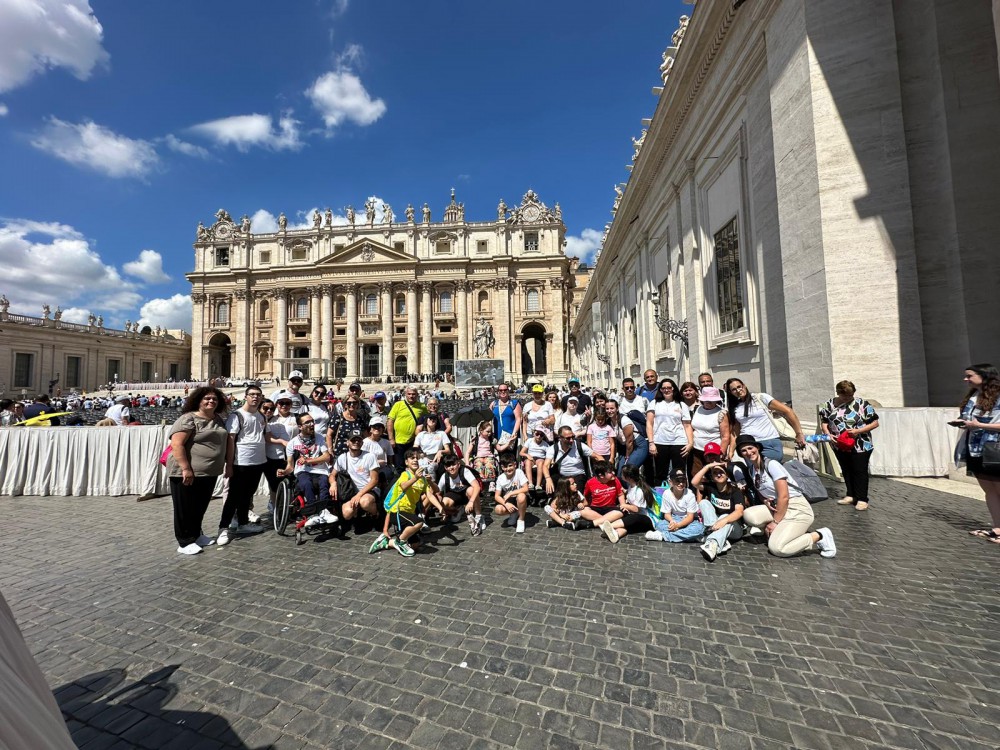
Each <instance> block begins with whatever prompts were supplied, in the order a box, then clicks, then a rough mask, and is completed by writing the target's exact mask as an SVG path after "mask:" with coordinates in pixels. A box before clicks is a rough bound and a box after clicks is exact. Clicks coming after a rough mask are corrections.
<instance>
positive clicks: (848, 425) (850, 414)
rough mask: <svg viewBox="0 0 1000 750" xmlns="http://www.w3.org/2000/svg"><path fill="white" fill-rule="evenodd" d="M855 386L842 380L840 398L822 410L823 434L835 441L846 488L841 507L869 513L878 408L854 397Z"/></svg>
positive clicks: (829, 402)
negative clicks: (870, 468) (870, 464)
mask: <svg viewBox="0 0 1000 750" xmlns="http://www.w3.org/2000/svg"><path fill="white" fill-rule="evenodd" d="M855 390H856V389H855V387H854V383H852V382H851V381H850V380H841V381H840V382H839V383H837V386H836V391H837V395H836V396H834V397H833V398H831V399H830V400H829V401H827V402H826V403H825V404H824V405H823V408H822V409H820V412H819V415H820V419H821V420H822V425H823V433H824V434H826V435H830V436H832V437H833V438H835V440H834V442H833V448H834V453H835V454H836V455H837V462H838V463H839V464H840V471H841V473H842V474H843V475H844V483H845V484H846V485H847V495H846V496H845V497H844V498H842V499H840V500H838V501H837V503H838V504H840V505H854V509H855V510H868V505H869V503H870V502H871V501H870V499H869V497H868V464H869V462H870V461H871V458H872V451H873V450H875V446H874V444H873V443H872V435H871V433H872V430H874V429H875V428H876V427H878V414H876V413H875V408H874V407H873V406H872V405H871V404H869V403H868V402H867V401H865V400H864V399H863V398H858V397H857V396H856V395H855Z"/></svg>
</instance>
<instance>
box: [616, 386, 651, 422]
mask: <svg viewBox="0 0 1000 750" xmlns="http://www.w3.org/2000/svg"><path fill="white" fill-rule="evenodd" d="M647 405H648V404H647V401H646V398H645V397H644V396H640V395H639V392H638V391H637V390H636V389H635V381H634V380H633V379H632V378H625V379H624V380H623V381H622V395H621V397H620V398H619V399H618V411H619V413H621V414H628V413H629V412H630V411H637V412H639V413H640V414H641V415H643V419H645V416H646V406H647ZM640 421H642V420H640Z"/></svg>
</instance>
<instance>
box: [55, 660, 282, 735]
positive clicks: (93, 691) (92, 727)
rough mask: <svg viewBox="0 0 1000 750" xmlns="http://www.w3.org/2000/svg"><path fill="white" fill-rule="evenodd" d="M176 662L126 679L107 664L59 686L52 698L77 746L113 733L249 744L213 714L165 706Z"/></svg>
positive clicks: (170, 696)
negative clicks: (140, 675)
mask: <svg viewBox="0 0 1000 750" xmlns="http://www.w3.org/2000/svg"><path fill="white" fill-rule="evenodd" d="M178 667H179V665H177V664H173V665H170V666H167V667H164V668H163V669H159V670H157V671H155V672H151V673H150V674H148V675H146V676H145V677H143V678H142V679H140V680H136V681H134V682H130V683H127V684H124V685H123V683H124V682H125V679H126V673H125V670H121V669H111V670H107V671H104V672H96V673H94V674H90V675H87V676H86V677H81V678H80V679H78V680H74V681H73V682H71V683H68V684H66V685H63V686H61V687H59V688H57V689H56V690H55V691H54V693H55V696H56V701H57V702H58V703H59V708H60V709H61V710H62V712H63V715H64V716H65V717H66V722H67V725H68V726H69V728H70V732H71V734H72V737H73V741H74V742H75V743H76V744H77V745H78V746H79V747H84V746H87V747H90V746H100V747H111V745H112V744H113V741H114V740H115V738H117V739H118V740H123V741H125V742H127V743H128V744H129V745H130V746H132V747H140V746H142V747H165V746H167V745H170V746H171V747H200V746H201V744H202V743H203V742H205V740H210V741H211V742H210V743H208V744H212V746H213V747H214V746H215V745H214V744H213V743H219V744H220V745H225V746H226V747H233V748H242V749H243V750H250V748H249V746H248V745H247V744H246V743H244V742H243V741H242V740H241V739H240V738H239V736H238V735H237V733H236V732H235V731H234V730H233V728H232V726H231V725H230V724H229V721H228V720H226V719H224V718H222V717H221V716H218V715H217V714H213V713H209V712H207V711H183V710H178V709H169V708H165V706H166V705H167V704H168V703H169V702H170V701H171V700H172V699H173V698H174V696H175V695H176V694H177V687H176V686H175V685H173V684H172V683H171V682H170V677H171V676H172V675H173V673H174V672H175V671H176V670H177V669H178ZM116 747H117V745H116ZM260 750H264V749H263V748H261V749H260Z"/></svg>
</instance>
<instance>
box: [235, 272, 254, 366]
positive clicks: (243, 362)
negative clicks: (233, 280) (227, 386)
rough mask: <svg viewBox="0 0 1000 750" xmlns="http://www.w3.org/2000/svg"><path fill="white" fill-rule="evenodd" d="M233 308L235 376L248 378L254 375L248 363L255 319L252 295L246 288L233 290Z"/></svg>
mask: <svg viewBox="0 0 1000 750" xmlns="http://www.w3.org/2000/svg"><path fill="white" fill-rule="evenodd" d="M230 304H231V309H232V329H231V330H232V332H233V336H232V338H233V345H234V350H233V360H232V365H231V368H232V373H233V376H235V377H245V378H248V377H250V376H251V375H252V373H251V372H250V367H249V366H248V363H249V361H250V329H251V327H252V326H253V320H252V319H251V315H250V295H249V293H248V292H247V290H246V289H237V290H236V291H235V292H233V300H232V302H231V303H230Z"/></svg>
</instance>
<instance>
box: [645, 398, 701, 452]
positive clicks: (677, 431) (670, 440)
mask: <svg viewBox="0 0 1000 750" xmlns="http://www.w3.org/2000/svg"><path fill="white" fill-rule="evenodd" d="M646 411H647V412H653V442H654V443H656V444H657V445H686V444H687V433H685V431H684V424H683V423H684V422H690V421H691V410H690V409H688V406H687V404H685V403H684V402H683V401H666V400H664V401H650V402H649V406H648V407H646Z"/></svg>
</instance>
